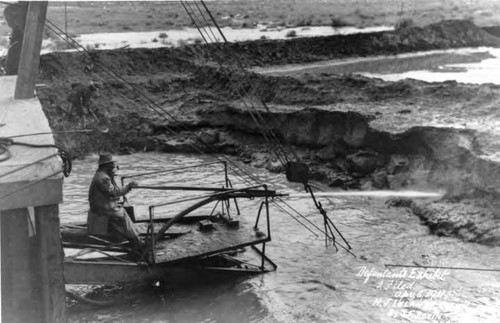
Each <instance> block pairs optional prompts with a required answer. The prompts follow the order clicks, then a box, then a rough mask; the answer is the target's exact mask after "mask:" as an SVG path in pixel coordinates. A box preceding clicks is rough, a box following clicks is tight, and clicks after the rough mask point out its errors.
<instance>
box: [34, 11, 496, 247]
mask: <svg viewBox="0 0 500 323" xmlns="http://www.w3.org/2000/svg"><path fill="white" fill-rule="evenodd" d="M476 46H495V47H498V46H500V39H499V38H496V37H495V36H493V35H492V34H489V33H487V32H486V31H484V30H483V29H481V28H478V27H476V26H474V25H473V24H472V23H470V22H467V21H447V22H442V23H440V24H435V25H431V26H428V27H424V28H407V29H402V30H397V31H394V32H381V33H373V34H360V35H346V36H328V37H317V38H304V39H291V40H286V41H268V40H263V41H255V42H245V43H238V44H228V45H224V46H222V47H220V46H218V45H211V46H203V45H195V46H184V47H181V48H170V49H169V48H161V49H133V50H132V49H121V50H113V51H92V52H88V53H51V54H47V55H44V56H43V57H42V60H41V71H40V75H39V81H40V83H43V86H42V87H39V89H38V92H37V93H38V96H39V98H40V100H41V102H42V105H43V107H44V110H45V112H46V114H47V116H48V118H49V120H50V123H51V126H52V128H53V129H54V131H56V132H57V131H68V130H74V129H79V128H82V127H84V126H85V127H87V128H92V127H104V126H105V127H107V128H109V132H108V133H100V132H95V133H88V134H81V133H78V134H64V135H56V141H57V142H58V144H59V145H61V146H62V147H64V148H65V149H67V150H69V151H70V152H71V153H72V154H73V155H74V156H76V157H78V156H84V155H85V154H88V153H91V152H97V151H103V150H108V151H114V152H119V153H132V152H135V151H153V150H154V151H164V152H198V153H209V154H215V153H222V154H228V155H232V156H235V157H237V158H239V159H240V160H242V161H243V162H245V163H251V164H253V165H255V166H259V167H265V168H267V169H270V170H272V171H275V172H283V164H282V163H281V162H280V160H279V159H278V158H277V156H276V155H275V153H274V152H275V151H276V150H277V145H282V146H283V148H284V151H286V152H287V153H289V156H290V158H293V159H295V158H298V159H300V161H303V162H306V163H308V164H309V165H310V172H311V178H312V179H314V180H319V181H322V182H324V183H326V184H328V185H329V186H331V187H335V188H342V189H364V190H367V189H394V190H399V189H442V190H445V191H446V192H447V194H446V197H445V199H443V200H441V201H437V202H430V203H419V204H418V207H417V206H416V204H415V205H413V204H412V205H409V204H408V205H406V204H405V205H404V206H405V207H411V209H412V210H413V212H414V213H415V214H416V215H418V216H419V217H420V218H421V219H422V221H423V223H425V224H427V225H428V226H429V227H430V229H431V231H432V232H435V233H436V234H440V235H451V236H457V237H459V238H460V239H463V240H466V241H471V242H478V243H484V244H494V245H500V239H499V236H500V235H499V232H498V227H499V224H500V220H499V219H500V214H498V213H497V211H496V210H495V208H493V207H492V205H493V204H494V201H495V200H496V198H498V197H499V196H498V195H499V194H500V191H499V188H500V175H499V174H500V172H499V165H500V164H499V163H497V162H496V161H494V159H491V158H487V156H486V157H485V155H487V153H490V152H491V151H495V147H496V143H495V142H496V140H495V139H498V137H496V136H497V135H496V134H495V133H491V134H490V133H488V131H487V130H484V129H483V131H478V129H477V128H471V127H467V123H466V120H467V118H469V117H470V116H478V115H479V116H481V117H485V118H493V119H495V118H497V116H496V115H495V112H494V111H495V107H497V106H498V103H499V101H500V86H496V85H492V84H485V85H472V84H460V83H456V82H444V83H426V82H421V81H416V80H403V81H399V82H385V81H382V80H379V79H370V78H365V77H362V76H358V75H352V74H334V73H327V72H320V71H318V72H315V73H305V74H303V75H297V76H294V77H290V76H268V75H260V74H256V73H247V74H243V73H241V72H239V69H238V68H221V67H220V64H222V65H223V66H225V65H224V64H227V66H233V67H234V66H236V67H238V66H241V65H243V66H245V67H255V66H274V65H286V64H291V63H293V64H300V63H307V62H311V61H321V60H326V59H334V58H346V57H363V56H370V55H380V54H397V53H404V52H412V51H417V50H430V49H445V48H458V47H476ZM110 71H111V72H110ZM113 71H114V72H113ZM91 81H92V82H98V84H99V86H98V87H99V90H98V91H97V92H96V94H95V95H94V96H93V98H92V100H91V105H90V107H91V109H92V112H93V114H94V116H92V115H90V114H88V115H87V116H86V124H85V125H84V124H83V120H82V116H81V115H78V114H75V113H74V112H71V109H70V108H71V105H70V104H69V103H68V101H67V97H68V94H69V93H70V92H71V85H72V84H90V82H91ZM254 106H257V108H256V110H252V109H253V107H254ZM255 118H257V120H261V121H260V122H259V123H256V122H255ZM436 119H438V120H441V121H442V122H441V123H440V124H439V125H436V124H433V122H431V121H435V120H436ZM263 120H264V121H263ZM263 124H264V125H265V126H263ZM263 130H264V133H266V131H267V134H268V135H269V134H272V137H273V140H269V139H270V138H269V137H267V138H266V136H263ZM274 138H275V139H274ZM266 139H267V140H266ZM487 148H488V149H487ZM471 201H472V202H471ZM403 204H404V203H403ZM398 205H400V204H398V203H395V204H393V206H398ZM484 210H486V211H484Z"/></svg>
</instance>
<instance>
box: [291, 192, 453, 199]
mask: <svg viewBox="0 0 500 323" xmlns="http://www.w3.org/2000/svg"><path fill="white" fill-rule="evenodd" d="M444 194H445V192H444V191H390V190H380V191H353V192H320V193H315V195H316V196H324V197H336V196H345V197H348V196H366V197H380V198H383V197H408V198H411V197H413V198H440V197H443V196H444ZM309 196H310V195H309V194H308V193H295V194H289V195H288V197H309Z"/></svg>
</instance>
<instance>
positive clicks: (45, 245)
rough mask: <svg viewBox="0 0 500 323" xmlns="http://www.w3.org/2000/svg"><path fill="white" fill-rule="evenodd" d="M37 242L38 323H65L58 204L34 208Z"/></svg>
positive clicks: (62, 257) (62, 253) (62, 255)
mask: <svg viewBox="0 0 500 323" xmlns="http://www.w3.org/2000/svg"><path fill="white" fill-rule="evenodd" d="M35 222H36V232H37V234H36V241H37V246H38V248H37V249H36V253H37V255H38V257H37V258H38V261H39V263H38V267H37V268H38V269H37V270H36V272H37V274H38V277H39V284H40V286H39V291H40V295H39V296H40V302H41V308H40V310H41V313H40V316H41V318H42V320H41V322H43V323H63V322H66V314H65V310H66V309H65V297H66V296H65V286H64V274H63V259H64V252H63V247H62V243H61V232H60V231H59V227H60V221H59V205H57V204H55V205H49V206H38V207H36V208H35Z"/></svg>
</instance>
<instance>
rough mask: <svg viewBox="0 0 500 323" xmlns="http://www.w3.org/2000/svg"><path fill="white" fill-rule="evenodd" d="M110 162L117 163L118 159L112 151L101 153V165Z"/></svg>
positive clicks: (99, 162)
mask: <svg viewBox="0 0 500 323" xmlns="http://www.w3.org/2000/svg"><path fill="white" fill-rule="evenodd" d="M109 163H116V160H115V159H114V158H113V155H111V154H110V153H103V154H100V155H99V161H98V164H99V165H104V164H109Z"/></svg>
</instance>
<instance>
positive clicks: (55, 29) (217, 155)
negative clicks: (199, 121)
mask: <svg viewBox="0 0 500 323" xmlns="http://www.w3.org/2000/svg"><path fill="white" fill-rule="evenodd" d="M46 22H47V24H46V25H47V27H48V28H49V29H50V30H52V31H53V32H54V33H55V34H56V35H58V36H59V37H60V38H61V39H63V40H65V41H67V42H68V44H70V45H72V46H73V47H75V48H76V49H77V50H80V51H82V52H84V53H86V54H87V55H88V57H89V58H90V59H91V60H92V62H93V63H96V64H97V65H98V66H99V67H100V69H101V70H102V71H104V72H105V73H106V74H108V75H109V76H110V77H111V78H113V79H115V80H118V81H120V82H121V83H122V84H124V85H126V87H127V88H128V89H130V90H131V91H133V93H135V94H136V95H137V96H138V97H139V98H140V99H141V100H142V101H143V102H145V103H146V105H147V106H148V107H149V108H151V109H152V110H153V111H154V112H156V113H157V114H158V115H159V116H160V117H162V118H164V119H165V120H166V121H170V120H173V121H174V122H176V123H177V124H181V125H182V123H180V122H178V120H177V119H176V118H175V117H174V116H172V115H171V114H170V113H169V112H168V111H166V110H165V109H163V108H162V107H161V106H159V105H157V104H156V103H155V102H154V101H153V100H151V99H150V98H149V97H148V96H147V95H146V94H144V93H143V92H142V91H140V90H138V89H137V88H136V87H135V86H134V85H132V84H130V83H129V82H128V81H127V80H125V79H124V78H123V77H121V76H120V75H119V74H117V73H115V72H113V71H112V70H110V69H109V68H107V67H106V66H105V65H103V64H102V63H100V62H98V61H96V60H94V59H93V57H92V55H91V53H90V52H89V51H88V50H87V49H86V48H84V47H83V46H81V45H80V44H79V43H78V42H76V41H75V40H74V39H73V38H71V37H70V36H69V35H65V37H62V36H61V35H64V32H63V31H62V30H61V29H60V28H59V27H57V25H55V24H53V23H52V22H51V21H50V20H48V19H47V21H46ZM229 80H230V79H229ZM120 94H121V93H120ZM169 118H170V120H169ZM180 128H183V129H184V130H185V131H190V130H189V129H187V128H186V127H185V126H181V127H180ZM166 129H167V131H169V132H170V133H172V134H174V135H177V134H178V133H176V132H175V131H174V130H173V129H171V128H170V127H168V126H166ZM195 136H196V138H197V139H198V141H199V142H200V143H202V144H203V145H205V146H207V147H208V148H210V150H211V151H213V153H214V154H215V156H214V158H216V159H217V160H219V161H221V160H222V159H225V160H226V161H228V162H229V164H230V165H231V166H232V167H231V168H230V169H231V171H233V172H234V173H235V174H236V176H238V177H240V178H241V179H242V180H243V181H244V182H245V183H247V184H250V185H251V184H253V183H251V182H250V181H249V180H248V179H247V178H250V179H252V180H253V181H254V182H255V183H259V181H258V180H257V179H256V178H255V177H253V176H252V175H251V174H249V173H248V172H246V171H245V170H243V169H242V168H241V167H240V166H238V165H237V164H236V163H234V162H233V161H232V160H231V159H229V158H227V157H225V156H224V155H222V154H221V153H220V152H218V151H217V149H216V148H215V147H212V146H210V145H208V144H207V143H206V142H205V141H204V140H203V139H202V138H200V137H199V136H198V135H196V134H195ZM189 145H190V146H191V147H192V148H193V149H195V151H197V152H199V153H201V154H203V155H205V153H204V152H203V151H202V150H200V149H199V148H198V147H196V146H194V145H193V144H192V143H189ZM210 150H209V151H210ZM242 174H244V175H245V176H243V175H242ZM278 200H280V201H282V199H280V198H278ZM271 202H272V203H273V204H274V205H276V206H277V207H280V208H281V209H282V210H283V211H284V212H285V213H287V214H288V215H290V216H291V217H293V215H292V214H291V213H290V212H288V211H287V210H284V209H283V208H282V207H281V206H280V205H279V204H277V202H276V201H274V200H272V201H271ZM294 211H295V212H297V211H296V210H294ZM297 213H298V214H300V213H299V212H297ZM301 216H302V217H303V215H301Z"/></svg>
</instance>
